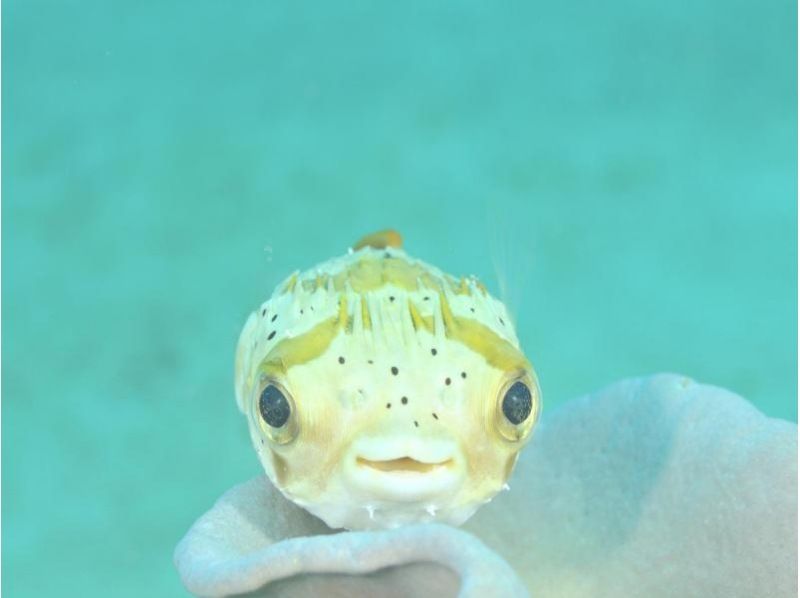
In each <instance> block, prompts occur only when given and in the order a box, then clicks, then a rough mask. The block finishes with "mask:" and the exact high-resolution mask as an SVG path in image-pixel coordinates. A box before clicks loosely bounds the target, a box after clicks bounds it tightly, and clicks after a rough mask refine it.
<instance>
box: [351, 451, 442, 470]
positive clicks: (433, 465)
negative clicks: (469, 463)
mask: <svg viewBox="0 0 800 598" xmlns="http://www.w3.org/2000/svg"><path fill="white" fill-rule="evenodd" d="M356 465H357V466H358V467H368V468H371V469H374V470H377V471H380V472H383V473H392V474H397V475H414V474H429V473H433V472H435V471H436V470H438V469H440V468H444V469H447V468H450V467H455V461H454V460H453V459H452V458H449V459H445V460H444V461H420V460H417V459H414V458H413V457H409V456H408V455H404V456H402V457H397V458H395V459H381V460H372V459H367V458H365V457H361V456H357V457H356Z"/></svg>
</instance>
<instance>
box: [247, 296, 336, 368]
mask: <svg viewBox="0 0 800 598" xmlns="http://www.w3.org/2000/svg"><path fill="white" fill-rule="evenodd" d="M347 323H348V317H347V300H346V299H345V298H344V297H340V298H339V313H338V314H336V315H335V316H333V317H332V318H328V319H327V320H324V321H322V322H320V323H319V324H317V325H316V326H314V327H313V328H312V329H311V330H309V331H308V332H306V333H305V334H301V335H300V336H295V337H287V338H284V339H283V340H281V341H280V342H279V343H278V344H277V345H275V347H274V348H273V349H272V350H271V351H270V352H269V353H268V354H267V356H266V357H265V358H264V360H263V361H262V362H261V365H260V366H259V368H258V369H259V371H260V372H261V373H262V374H265V375H267V376H275V375H277V374H284V375H285V374H286V372H287V371H289V368H291V367H292V366H295V365H300V364H303V363H307V362H309V361H311V360H312V359H315V358H317V357H319V356H320V355H322V354H323V353H324V352H325V351H326V350H327V348H328V347H329V346H330V344H331V343H332V342H333V339H334V338H336V335H337V334H339V332H340V331H341V330H342V329H344V328H345V327H346V326H347Z"/></svg>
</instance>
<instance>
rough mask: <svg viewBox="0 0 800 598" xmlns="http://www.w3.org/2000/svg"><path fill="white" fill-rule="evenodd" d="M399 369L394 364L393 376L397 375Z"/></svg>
mask: <svg viewBox="0 0 800 598" xmlns="http://www.w3.org/2000/svg"><path fill="white" fill-rule="evenodd" d="M399 371H400V370H398V369H397V368H396V367H395V366H392V376H396V375H397V373H398V372H399Z"/></svg>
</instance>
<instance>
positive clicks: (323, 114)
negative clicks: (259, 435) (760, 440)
mask: <svg viewBox="0 0 800 598" xmlns="http://www.w3.org/2000/svg"><path fill="white" fill-rule="evenodd" d="M4 9H5V10H4V14H3V31H2V33H3V46H2V50H3V63H2V66H3V97H2V100H3V129H2V142H3V150H4V151H3V167H4V168H3V178H2V192H3V200H4V202H3V203H4V205H3V207H4V209H3V225H2V233H3V240H2V249H3V258H2V266H3V275H2V276H3V278H2V283H3V296H2V299H3V312H2V324H3V332H2V341H3V349H4V354H3V358H4V359H3V379H2V382H3V386H2V392H3V409H2V411H3V413H2V415H3V420H2V421H3V424H2V433H3V436H2V438H3V441H2V448H3V461H2V465H3V470H2V471H3V473H2V481H3V487H4V489H5V492H4V494H3V502H2V515H3V537H2V540H3V573H4V575H3V582H2V589H3V591H4V593H6V595H8V596H47V595H59V596H63V595H68V596H108V595H113V596H123V597H124V596H142V595H152V596H167V595H182V594H183V590H182V589H181V586H180V584H179V582H178V579H177V576H176V574H175V572H174V570H173V567H172V564H171V552H172V549H173V546H174V544H175V543H176V541H177V540H178V539H179V538H180V537H181V535H182V534H183V533H184V532H185V531H186V529H187V528H188V527H189V525H190V524H191V522H192V521H193V520H194V519H195V518H196V517H197V516H198V515H199V514H200V513H201V512H203V511H204V510H205V509H207V508H208V507H209V506H210V505H211V503H212V502H213V501H214V500H215V499H216V497H217V496H218V495H219V494H221V493H222V492H223V491H224V490H225V489H227V488H229V487H230V486H232V485H234V484H235V483H237V482H240V481H242V480H244V479H246V478H249V477H251V476H253V475H255V474H257V473H259V472H260V466H259V464H258V462H257V460H256V457H255V454H254V452H253V451H252V450H251V448H250V444H249V439H248V436H247V432H246V425H245V421H244V419H243V418H242V417H241V416H240V415H239V413H238V411H237V409H236V405H235V401H234V396H233V389H232V368H233V351H234V347H235V342H236V339H237V336H238V333H239V330H240V327H241V325H242V324H243V322H244V319H245V316H246V314H247V313H248V310H250V309H252V308H254V307H255V306H256V305H257V304H258V303H259V302H260V301H261V300H262V299H264V298H265V297H266V296H267V295H268V294H269V293H270V292H271V289H272V287H273V286H274V285H275V284H276V283H278V282H279V281H280V279H282V278H283V277H284V276H285V275H286V274H288V273H289V272H290V271H291V270H293V269H295V268H305V267H309V266H312V265H314V264H315V263H316V262H318V261H321V260H323V259H326V258H328V257H331V256H333V255H336V254H338V253H341V252H342V251H343V250H344V249H345V248H346V247H347V246H348V245H350V244H351V243H352V242H353V241H355V240H356V239H357V238H358V237H360V236H361V235H362V234H364V233H365V232H369V231H371V230H374V229H378V228H384V227H386V226H392V227H395V228H397V229H399V230H400V231H402V232H403V234H404V236H405V239H406V248H407V249H408V251H409V252H410V253H412V254H414V255H417V256H419V257H421V258H423V259H426V260H427V261H430V262H432V263H434V264H437V265H438V266H440V267H442V268H443V269H445V270H447V271H450V272H452V273H454V274H470V273H474V274H477V275H478V276H480V277H481V278H482V279H484V280H486V282H487V283H488V285H489V286H490V288H491V289H493V290H494V291H496V292H500V286H501V285H500V282H499V281H500V280H503V281H505V282H504V284H503V287H504V289H505V293H506V296H507V297H508V298H509V301H510V303H511V304H512V306H513V308H514V310H515V313H516V314H517V315H516V317H517V320H518V326H519V335H520V338H521V340H522V342H523V345H524V347H525V348H526V349H527V351H528V353H529V355H530V357H531V359H532V360H533V362H534V364H535V366H536V368H537V371H538V372H539V375H540V378H541V383H542V388H543V392H544V397H545V409H546V410H548V409H552V408H553V407H555V406H556V405H558V404H559V403H561V402H563V401H564V400H567V399H569V398H570V397H573V396H576V395H579V394H581V393H585V392H588V391H591V390H593V389H597V388H599V387H601V386H603V385H605V384H608V383H610V382H612V381H614V380H617V379H620V378H623V377H628V376H635V375H641V374H646V373H651V372H657V371H675V372H680V373H683V374H687V375H690V376H692V377H694V378H696V379H699V380H701V381H704V382H708V383H713V384H717V385H721V386H725V387H728V388H730V389H732V390H734V391H736V392H738V393H740V394H742V395H744V396H746V397H747V398H749V399H750V400H752V401H753V402H754V403H755V404H756V405H757V406H758V407H759V408H760V409H762V410H763V411H765V412H766V413H768V414H770V415H774V416H778V417H783V418H788V419H792V420H796V418H797V393H796V379H797V371H796V367H797V351H796V347H797V338H796V331H797V311H796V305H797V263H796V255H797V253H796V243H797V230H796V222H797V211H796V210H797V208H796V196H795V190H796V185H795V177H796V161H797V156H796V143H797V139H796V114H795V107H796V102H797V98H796V75H795V73H796V66H797V65H796V58H795V57H796V51H795V48H796V34H795V24H796V22H797V19H796V13H795V10H796V9H795V6H794V4H793V3H792V2H789V1H777V2H769V3H754V2H743V1H738V2H737V1H734V2H730V1H727V2H722V1H712V0H701V1H700V2H670V3H661V4H656V3H642V2H634V1H624V0H615V1H612V2H610V3H588V2H586V3H582V2H577V1H575V0H567V1H566V2H558V3H548V4H541V3H537V4H534V3H514V4H508V5H504V6H503V7H500V6H499V5H490V4H489V3H456V2H452V3H437V5H436V6H435V7H432V6H429V5H428V3H395V4H387V5H384V6H381V7H380V8H377V7H374V6H372V5H371V4H370V3H350V4H347V5H346V6H343V5H334V4H333V3H331V4H330V5H329V4H322V3H320V4H318V5H315V6H313V7H311V6H307V7H305V8H300V6H299V5H295V4H290V3H287V4H285V5H280V6H279V5H276V4H275V3H257V2H237V3H222V2H198V3H185V4H173V3H163V2H137V3H131V2H126V3H112V2H82V3H77V2H46V1H43V2H21V1H19V0H17V1H11V2H6V3H4ZM498 273H499V274H498Z"/></svg>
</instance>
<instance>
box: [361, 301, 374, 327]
mask: <svg viewBox="0 0 800 598" xmlns="http://www.w3.org/2000/svg"><path fill="white" fill-rule="evenodd" d="M361 325H362V326H363V327H364V330H372V317H371V316H370V315H369V305H368V304H367V298H366V296H364V295H361Z"/></svg>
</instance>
